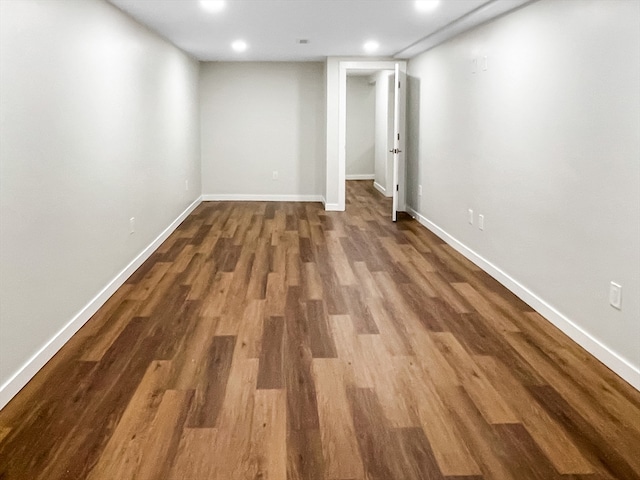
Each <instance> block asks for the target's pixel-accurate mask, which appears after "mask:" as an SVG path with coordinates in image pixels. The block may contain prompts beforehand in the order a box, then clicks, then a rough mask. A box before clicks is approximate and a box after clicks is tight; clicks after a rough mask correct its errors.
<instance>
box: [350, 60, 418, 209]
mask: <svg viewBox="0 0 640 480" xmlns="http://www.w3.org/2000/svg"><path fill="white" fill-rule="evenodd" d="M396 65H398V66H399V71H400V78H401V82H402V83H404V85H403V86H402V89H403V95H401V98H404V103H405V104H404V105H403V104H402V103H401V104H400V115H399V121H400V131H401V132H404V135H405V137H406V128H405V125H406V119H405V112H406V97H407V95H406V81H404V79H405V78H406V72H407V62H406V61H405V60H380V61H372V60H369V61H367V60H362V61H341V62H340V65H339V77H340V78H339V89H338V99H339V106H338V110H339V121H338V205H339V210H342V211H344V210H345V207H346V172H347V166H346V164H347V150H346V149H347V73H348V71H349V70H392V71H393V70H395V69H396ZM400 145H401V148H400V149H401V150H404V146H405V145H406V141H405V138H401V139H400ZM404 172H405V166H404V155H401V156H400V159H399V162H398V178H397V182H398V183H397V185H398V211H401V212H403V211H405V210H406V196H405V192H406V188H405V183H406V180H405V174H404ZM392 181H393V180H392Z"/></svg>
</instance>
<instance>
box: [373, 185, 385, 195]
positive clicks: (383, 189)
mask: <svg viewBox="0 0 640 480" xmlns="http://www.w3.org/2000/svg"><path fill="white" fill-rule="evenodd" d="M373 188H375V189H376V190H378V191H379V192H380V193H381V194H383V195H384V196H385V197H386V196H387V189H386V188H384V187H383V186H382V185H380V184H379V183H378V182H373Z"/></svg>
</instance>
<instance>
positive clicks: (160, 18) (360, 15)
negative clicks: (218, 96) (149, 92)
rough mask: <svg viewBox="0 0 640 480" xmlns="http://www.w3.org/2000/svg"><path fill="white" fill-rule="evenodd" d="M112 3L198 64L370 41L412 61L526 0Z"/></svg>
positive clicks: (315, 56)
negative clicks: (432, 4) (209, 6)
mask: <svg viewBox="0 0 640 480" xmlns="http://www.w3.org/2000/svg"><path fill="white" fill-rule="evenodd" d="M109 1H110V2H111V3H112V4H114V5H116V6H117V7H118V8H120V9H121V10H123V11H125V12H126V13H128V14H129V15H131V16H132V17H133V18H135V19H136V20H138V21H139V22H140V23H142V24H144V25H147V26H148V27H149V28H151V29H152V30H154V31H156V32H158V33H159V34H160V35H162V36H163V37H165V38H167V39H169V40H170V41H171V42H173V43H174V44H175V45H177V46H178V47H180V48H181V49H183V50H185V51H186V52H188V53H190V54H191V55H193V56H194V57H196V58H197V59H199V60H203V61H213V60H218V61H219V60H248V61H307V60H323V59H324V58H325V57H328V56H363V55H366V54H365V52H364V51H363V48H362V46H363V44H364V43H365V41H367V40H376V41H377V42H378V43H379V44H380V48H379V49H378V51H376V52H375V55H376V56H389V57H391V56H396V57H399V58H408V57H411V56H413V55H415V54H417V53H419V52H420V51H424V50H426V49H427V48H429V47H431V46H433V45H434V44H437V43H440V42H442V41H444V40H445V39H446V38H448V37H450V36H452V35H454V34H456V33H459V31H461V30H466V29H468V28H471V27H472V26H474V25H475V24H478V23H481V22H484V21H486V20H487V19H489V18H491V17H494V16H496V15H499V14H501V13H503V12H505V11H507V10H511V9H513V8H515V7H518V6H520V5H522V4H523V3H526V1H528V0H442V1H441V2H440V5H439V6H438V7H437V8H436V9H435V10H434V11H432V12H429V13H422V12H418V11H417V10H416V8H415V2H414V1H413V0H226V6H225V8H224V9H223V10H222V11H220V12H219V13H215V14H212V13H208V12H207V11H205V10H203V9H202V8H201V6H200V3H199V0H109ZM449 32H451V33H449ZM238 39H243V40H245V41H246V42H247V43H248V44H249V48H248V49H247V51H245V52H244V53H236V52H234V51H233V50H232V48H231V43H232V42H233V41H235V40H238ZM298 39H308V40H309V43H308V44H307V45H300V44H298V43H297V40H298Z"/></svg>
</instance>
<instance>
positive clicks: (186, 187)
mask: <svg viewBox="0 0 640 480" xmlns="http://www.w3.org/2000/svg"><path fill="white" fill-rule="evenodd" d="M184 189H185V191H187V192H188V191H189V180H185V181H184Z"/></svg>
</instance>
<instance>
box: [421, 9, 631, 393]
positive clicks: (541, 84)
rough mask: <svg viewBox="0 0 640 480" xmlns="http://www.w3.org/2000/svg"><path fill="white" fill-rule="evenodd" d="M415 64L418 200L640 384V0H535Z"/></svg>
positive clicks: (427, 214) (435, 220)
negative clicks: (615, 286)
mask: <svg viewBox="0 0 640 480" xmlns="http://www.w3.org/2000/svg"><path fill="white" fill-rule="evenodd" d="M484 56H486V57H487V59H488V69H487V70H486V71H485V70H483V68H482V67H483V65H482V58H483V57H484ZM473 58H475V59H480V60H481V61H480V64H479V67H478V71H477V72H476V73H472V71H471V60H472V59H473ZM409 75H410V78H409V86H410V96H409V98H410V105H409V114H408V122H409V157H408V158H409V161H408V164H409V165H408V166H409V171H408V181H409V186H410V195H409V204H410V205H411V206H413V208H414V209H415V210H416V211H417V212H418V213H419V214H421V215H422V216H423V217H424V218H425V219H426V220H427V221H429V222H432V224H434V225H435V226H437V227H439V228H440V229H442V230H443V231H444V232H446V233H447V234H448V235H450V236H451V237H453V238H454V239H456V240H457V241H459V242H460V243H461V244H462V245H464V246H466V247H467V248H468V249H470V250H471V251H473V252H475V253H476V254H477V255H478V256H480V257H482V258H483V259H484V260H486V261H487V262H488V263H490V264H492V265H493V266H494V267H495V269H497V270H500V271H501V272H502V273H503V274H504V275H503V276H504V278H510V279H511V280H510V281H511V283H512V284H517V285H519V289H520V292H523V291H528V292H529V293H527V296H528V298H531V299H537V300H535V301H536V302H537V303H538V305H540V306H541V308H543V309H544V310H545V311H546V312H547V313H548V316H549V318H550V319H552V320H554V321H555V322H556V323H557V324H558V325H559V326H561V327H562V328H563V329H564V330H565V331H567V332H570V333H571V334H572V336H573V337H574V338H576V339H578V340H579V341H580V342H581V343H582V344H583V345H585V346H586V347H587V348H588V349H589V350H591V351H592V352H595V353H596V354H597V355H598V356H599V357H600V358H601V359H603V360H604V361H605V362H606V363H608V364H609V365H610V366H612V367H613V368H615V369H616V370H617V371H618V372H621V373H622V374H624V375H626V377H627V379H629V378H633V379H635V380H634V381H635V382H636V386H638V385H640V374H639V369H640V295H639V292H640V274H639V272H640V160H639V159H640V3H638V2H635V1H632V2H629V1H615V0H611V1H588V0H584V1H574V0H570V1H567V0H542V1H539V2H534V3H532V4H530V5H528V6H526V7H524V8H522V9H520V10H517V11H515V12H514V13H511V14H509V15H506V16H504V17H502V18H500V19H498V20H496V21H494V22H491V23H489V24H487V25H485V26H482V27H480V28H477V29H475V30H473V31H471V32H468V33H466V34H463V35H461V36H459V37H457V38H455V39H453V40H451V41H449V42H447V43H446V44H443V45H441V46H439V47H437V48H435V49H433V50H431V51H429V52H427V53H425V54H423V55H420V56H418V57H416V58H414V59H412V60H411V62H410V64H409ZM418 185H422V187H423V191H424V193H423V195H422V196H421V197H420V196H418V194H417V192H418ZM468 209H473V210H474V214H475V217H476V223H475V224H474V226H471V225H469V223H468V222H467V210H468ZM478 214H483V215H484V217H485V229H484V231H480V230H479V229H478V226H477V215H478ZM611 281H615V282H617V283H620V284H621V285H622V286H623V303H622V310H616V309H614V308H612V307H611V306H610V305H609V302H608V291H609V283H610V282H611Z"/></svg>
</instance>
